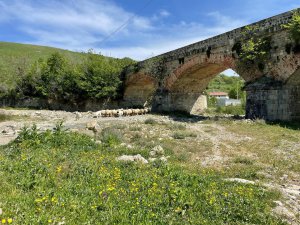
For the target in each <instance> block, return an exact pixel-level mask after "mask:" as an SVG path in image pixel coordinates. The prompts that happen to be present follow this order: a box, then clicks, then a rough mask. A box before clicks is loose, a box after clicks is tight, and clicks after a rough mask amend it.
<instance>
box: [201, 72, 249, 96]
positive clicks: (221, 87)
mask: <svg viewBox="0 0 300 225" xmlns="http://www.w3.org/2000/svg"><path fill="white" fill-rule="evenodd" d="M244 82H245V81H244V80H243V78H241V77H240V76H226V75H225V74H219V75H217V76H216V77H215V78H214V79H212V80H211V81H210V82H209V84H208V86H207V88H206V91H207V92H213V91H223V92H229V91H230V90H231V89H232V88H234V87H236V86H237V85H238V86H239V87H243V85H244Z"/></svg>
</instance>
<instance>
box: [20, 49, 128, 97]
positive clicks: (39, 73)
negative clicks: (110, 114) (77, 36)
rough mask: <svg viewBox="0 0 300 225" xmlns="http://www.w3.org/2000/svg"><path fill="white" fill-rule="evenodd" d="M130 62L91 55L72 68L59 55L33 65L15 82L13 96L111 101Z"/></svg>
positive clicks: (53, 55) (71, 65)
mask: <svg viewBox="0 0 300 225" xmlns="http://www.w3.org/2000/svg"><path fill="white" fill-rule="evenodd" d="M131 63H133V61H132V60H131V59H128V58H124V59H114V58H108V57H105V56H102V55H97V54H94V53H92V52H89V53H87V57H86V60H85V61H84V62H82V63H81V64H76V65H74V64H72V63H71V62H70V61H69V60H67V59H66V58H65V57H64V56H63V55H61V54H60V53H54V54H52V55H51V56H50V57H49V58H48V59H47V60H43V59H40V60H38V61H37V62H35V63H34V64H33V65H32V66H31V68H30V69H29V71H28V72H26V73H25V75H23V76H20V78H19V80H18V81H17V87H16V96H15V97H17V98H20V97H42V98H48V99H54V100H64V101H69V102H76V101H79V100H85V99H104V98H115V97H116V96H117V94H118V90H119V86H120V83H121V80H120V73H121V71H122V69H123V68H124V67H125V66H127V65H128V64H131Z"/></svg>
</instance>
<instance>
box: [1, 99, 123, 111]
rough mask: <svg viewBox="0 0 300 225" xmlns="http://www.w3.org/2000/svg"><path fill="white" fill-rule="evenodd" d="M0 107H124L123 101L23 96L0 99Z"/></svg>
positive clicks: (63, 108) (100, 108)
mask: <svg viewBox="0 0 300 225" xmlns="http://www.w3.org/2000/svg"><path fill="white" fill-rule="evenodd" d="M0 107H14V108H30V109H50V110H64V111H70V112H74V111H99V110H102V109H118V108H122V107H126V105H124V103H122V102H119V101H111V100H103V101H96V100H86V101H82V102H77V103H74V104H72V103H67V102H60V101H53V100H46V99H41V98H24V99H18V100H16V99H8V98H2V99H0Z"/></svg>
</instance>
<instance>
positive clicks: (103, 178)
mask: <svg viewBox="0 0 300 225" xmlns="http://www.w3.org/2000/svg"><path fill="white" fill-rule="evenodd" d="M102 135H103V137H106V140H107V142H106V143H104V145H102V146H101V145H97V144H95V142H94V141H92V140H91V138H90V137H88V136H85V135H80V134H78V133H70V132H65V131H62V132H55V131H47V132H44V133H39V132H37V130H36V128H32V129H28V128H27V129H24V130H23V131H22V132H21V134H20V136H19V138H18V140H17V141H15V142H13V143H11V144H10V145H8V146H4V147H0V159H1V163H0V174H1V183H0V189H1V194H0V202H1V208H2V210H3V213H2V215H1V216H0V217H1V219H4V218H9V219H11V220H12V221H13V223H14V224H62V223H65V224H212V223H214V224H283V222H281V221H280V220H279V219H277V218H275V217H274V216H272V214H271V212H270V209H271V205H272V201H273V200H274V199H275V198H276V196H275V195H274V194H273V193H271V192H267V191H266V190H264V189H263V188H261V187H258V186H254V185H246V184H239V183H230V182H225V181H224V180H223V178H222V177H220V176H219V175H217V174H216V173H215V172H213V171H203V172H201V171H200V172H197V173H193V172H190V171H186V170H185V169H183V168H182V167H178V166H172V165H165V164H162V163H161V164H159V163H156V164H148V165H140V164H123V163H120V162H117V161H116V160H115V158H116V157H117V156H119V154H120V153H121V152H124V151H129V150H126V148H124V147H122V146H119V147H118V146H117V147H116V149H115V151H111V149H110V148H108V147H106V144H107V143H111V140H114V141H113V143H115V142H116V140H119V137H118V135H117V133H115V130H111V129H106V130H105V131H103V133H102ZM134 151H138V150H134ZM11 220H10V221H11Z"/></svg>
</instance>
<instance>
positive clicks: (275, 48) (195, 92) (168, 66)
mask: <svg viewBox="0 0 300 225" xmlns="http://www.w3.org/2000/svg"><path fill="white" fill-rule="evenodd" d="M297 11H299V9H297ZM293 13H294V12H291V11H290V12H286V13H283V14H280V15H277V16H274V17H271V18H268V19H265V20H262V21H259V22H257V23H253V24H251V25H249V26H245V27H241V28H238V29H235V30H232V31H230V32H227V33H224V34H221V35H218V36H215V37H212V38H209V39H207V40H204V41H200V42H197V43H194V44H191V45H188V46H185V47H182V48H179V49H176V50H174V51H170V52H167V53H165V54H162V55H159V56H157V57H154V58H151V59H148V60H145V61H142V62H139V63H137V64H136V65H134V66H131V67H128V68H127V69H126V71H125V72H124V74H125V77H124V79H125V80H124V95H123V98H124V102H125V103H126V105H127V106H132V107H140V106H144V105H147V104H148V105H151V106H152V110H153V111H157V112H162V111H184V112H188V113H191V114H194V113H199V112H201V111H202V110H203V102H204V98H205V99H206V97H205V96H204V90H205V89H206V87H207V85H208V83H209V82H210V81H211V79H213V78H214V77H215V76H216V75H217V74H219V73H221V72H223V71H224V70H226V69H232V70H234V71H236V72H237V73H238V74H239V75H240V76H241V77H242V78H243V79H244V80H245V81H246V82H245V90H246V92H247V102H246V117H247V118H251V119H253V118H264V119H267V120H298V119H300V45H299V43H297V42H296V41H294V40H293V39H292V38H291V37H290V35H289V32H288V30H287V29H286V28H284V27H283V25H284V24H287V23H289V22H290V21H291V19H292V17H293ZM251 46H252V47H251Z"/></svg>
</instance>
